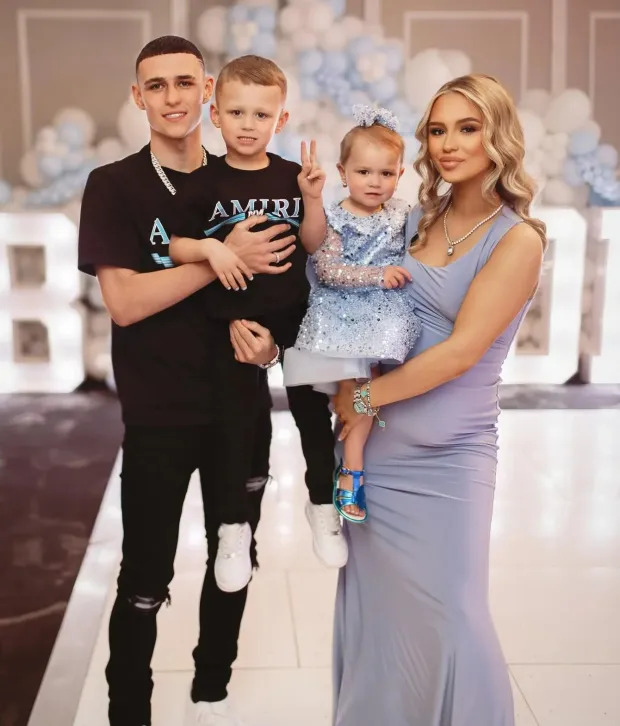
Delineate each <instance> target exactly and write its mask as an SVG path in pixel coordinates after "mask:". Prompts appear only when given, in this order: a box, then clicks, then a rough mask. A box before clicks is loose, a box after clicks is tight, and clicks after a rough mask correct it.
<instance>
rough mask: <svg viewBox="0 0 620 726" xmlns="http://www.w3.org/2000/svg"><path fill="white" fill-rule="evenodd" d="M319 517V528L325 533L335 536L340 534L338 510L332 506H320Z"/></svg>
mask: <svg viewBox="0 0 620 726" xmlns="http://www.w3.org/2000/svg"><path fill="white" fill-rule="evenodd" d="M317 515H318V520H319V527H320V529H321V530H322V531H323V532H324V533H326V534H331V535H334V536H336V535H338V534H340V521H339V518H338V516H337V512H336V510H335V509H334V508H333V507H332V506H331V504H330V505H328V506H327V507H326V506H323V505H322V506H320V507H319V508H318V509H317Z"/></svg>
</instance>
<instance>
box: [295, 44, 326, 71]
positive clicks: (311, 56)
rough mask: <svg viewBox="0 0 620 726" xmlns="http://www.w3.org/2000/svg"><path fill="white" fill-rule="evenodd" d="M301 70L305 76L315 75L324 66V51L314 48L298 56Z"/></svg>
mask: <svg viewBox="0 0 620 726" xmlns="http://www.w3.org/2000/svg"><path fill="white" fill-rule="evenodd" d="M297 64H298V66H299V72H300V73H302V74H303V75H304V76H313V75H314V74H315V73H316V72H317V71H318V70H319V69H320V68H321V67H322V66H323V53H321V51H320V50H316V49H315V48H312V49H311V50H304V51H302V52H301V53H300V54H299V55H298V56H297Z"/></svg>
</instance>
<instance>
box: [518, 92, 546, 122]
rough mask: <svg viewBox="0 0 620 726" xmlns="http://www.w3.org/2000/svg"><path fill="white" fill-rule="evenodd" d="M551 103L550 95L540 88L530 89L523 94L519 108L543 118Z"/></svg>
mask: <svg viewBox="0 0 620 726" xmlns="http://www.w3.org/2000/svg"><path fill="white" fill-rule="evenodd" d="M550 103H551V94H550V93H549V91H545V90H543V89H542V88H532V89H531V90H529V91H526V92H525V93H524V94H523V98H522V99H521V103H520V104H519V108H524V109H525V110H527V111H531V112H532V113H535V114H536V115H537V116H541V117H543V116H545V114H546V113H547V111H548V110H549V104H550Z"/></svg>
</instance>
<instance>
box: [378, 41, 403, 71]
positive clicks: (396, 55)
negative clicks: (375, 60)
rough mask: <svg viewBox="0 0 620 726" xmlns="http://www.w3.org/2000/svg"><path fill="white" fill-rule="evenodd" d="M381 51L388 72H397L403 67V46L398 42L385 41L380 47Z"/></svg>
mask: <svg viewBox="0 0 620 726" xmlns="http://www.w3.org/2000/svg"><path fill="white" fill-rule="evenodd" d="M381 50H382V52H383V53H385V56H386V59H387V63H386V65H387V69H388V72H389V73H398V71H400V69H401V68H402V67H403V63H404V60H405V59H404V56H403V48H402V46H401V45H400V44H397V43H393V44H390V43H387V44H386V45H384V46H383V48H381Z"/></svg>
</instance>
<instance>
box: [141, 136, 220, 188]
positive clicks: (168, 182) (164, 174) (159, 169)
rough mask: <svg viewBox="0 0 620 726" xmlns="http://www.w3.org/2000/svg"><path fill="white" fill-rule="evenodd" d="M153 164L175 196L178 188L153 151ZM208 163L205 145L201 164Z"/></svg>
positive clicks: (158, 174)
mask: <svg viewBox="0 0 620 726" xmlns="http://www.w3.org/2000/svg"><path fill="white" fill-rule="evenodd" d="M151 164H153V169H155V171H156V172H157V176H158V177H159V178H160V179H161V180H162V182H163V183H164V186H165V187H166V189H167V190H168V191H169V192H170V194H172V196H174V195H175V194H176V193H177V190H176V188H175V187H174V184H173V183H172V182H171V181H170V179H168V176H167V174H166V172H165V171H164V170H163V169H162V167H161V164H160V163H159V161H158V159H157V157H156V156H155V154H154V153H153V152H152V151H151ZM206 165H207V150H206V149H205V147H204V146H203V147H202V164H201V166H206Z"/></svg>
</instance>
